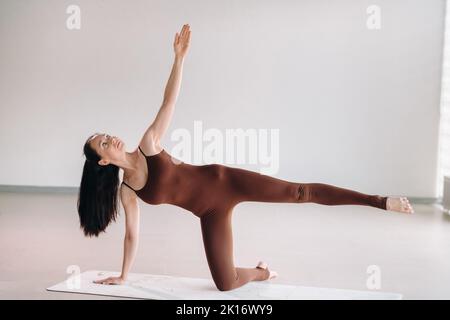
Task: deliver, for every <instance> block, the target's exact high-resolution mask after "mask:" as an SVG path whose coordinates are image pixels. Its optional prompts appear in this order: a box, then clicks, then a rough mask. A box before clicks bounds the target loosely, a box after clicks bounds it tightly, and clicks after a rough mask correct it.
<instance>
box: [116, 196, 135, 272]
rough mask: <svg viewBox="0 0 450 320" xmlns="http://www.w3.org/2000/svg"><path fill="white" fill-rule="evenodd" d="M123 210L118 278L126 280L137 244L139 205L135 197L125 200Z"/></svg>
mask: <svg viewBox="0 0 450 320" xmlns="http://www.w3.org/2000/svg"><path fill="white" fill-rule="evenodd" d="M123 204H124V209H125V238H124V241H123V263H122V273H121V275H120V277H121V278H122V279H123V280H126V279H127V277H128V272H129V271H130V269H131V266H132V265H133V262H134V258H135V257H136V252H137V248H138V244H139V220H140V219H139V214H140V212H139V211H140V210H139V203H138V200H137V198H136V197H133V198H130V199H128V200H126V202H125V203H123Z"/></svg>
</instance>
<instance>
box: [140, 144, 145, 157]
mask: <svg viewBox="0 0 450 320" xmlns="http://www.w3.org/2000/svg"><path fill="white" fill-rule="evenodd" d="M138 148H139V150H141V152H142V154H143V155H144V157H147V156H146V155H145V153H144V151H142V149H141V146H138Z"/></svg>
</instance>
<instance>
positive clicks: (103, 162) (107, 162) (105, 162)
mask: <svg viewBox="0 0 450 320" xmlns="http://www.w3.org/2000/svg"><path fill="white" fill-rule="evenodd" d="M98 164H99V165H101V166H106V165H108V164H109V161H107V160H103V159H101V160H99V161H98Z"/></svg>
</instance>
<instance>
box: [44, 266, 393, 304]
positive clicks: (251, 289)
mask: <svg viewBox="0 0 450 320" xmlns="http://www.w3.org/2000/svg"><path fill="white" fill-rule="evenodd" d="M118 275H119V273H118V272H112V271H98V270H90V271H86V272H83V273H81V274H79V275H74V276H70V277H69V278H67V279H66V280H65V281H63V282H60V283H58V284H56V285H54V286H52V287H49V288H47V290H49V291H62V292H72V293H84V294H95V295H104V296H114V297H125V298H137V299H158V300H167V299H169V300H238V299H247V300H260V299H261V300H264V299H273V300H332V299H333V300H334V299H336V300H361V299H364V300H373V299H375V300H399V299H402V295H401V294H398V293H388V292H379V291H369V290H368V291H357V290H346V289H329V288H315V287H302V286H294V285H285V284H275V283H273V282H271V281H270V280H269V281H252V282H249V283H247V284H245V285H244V286H242V287H240V288H237V289H234V290H230V291H219V290H218V289H217V288H216V287H215V285H214V282H213V281H212V279H199V278H185V277H173V276H166V275H154V274H140V273H130V274H129V275H128V280H127V281H126V282H125V283H124V284H123V285H101V284H95V283H93V281H94V280H98V279H103V278H107V277H110V276H118ZM272 281H273V280H272Z"/></svg>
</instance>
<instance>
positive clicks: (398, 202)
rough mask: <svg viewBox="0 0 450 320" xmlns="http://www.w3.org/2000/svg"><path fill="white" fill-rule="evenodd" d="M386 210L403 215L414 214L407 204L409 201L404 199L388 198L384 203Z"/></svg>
mask: <svg viewBox="0 0 450 320" xmlns="http://www.w3.org/2000/svg"><path fill="white" fill-rule="evenodd" d="M386 210H389V211H397V212H403V213H414V209H413V207H412V206H411V205H410V204H409V200H408V198H406V197H397V198H395V197H388V198H387V201H386Z"/></svg>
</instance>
